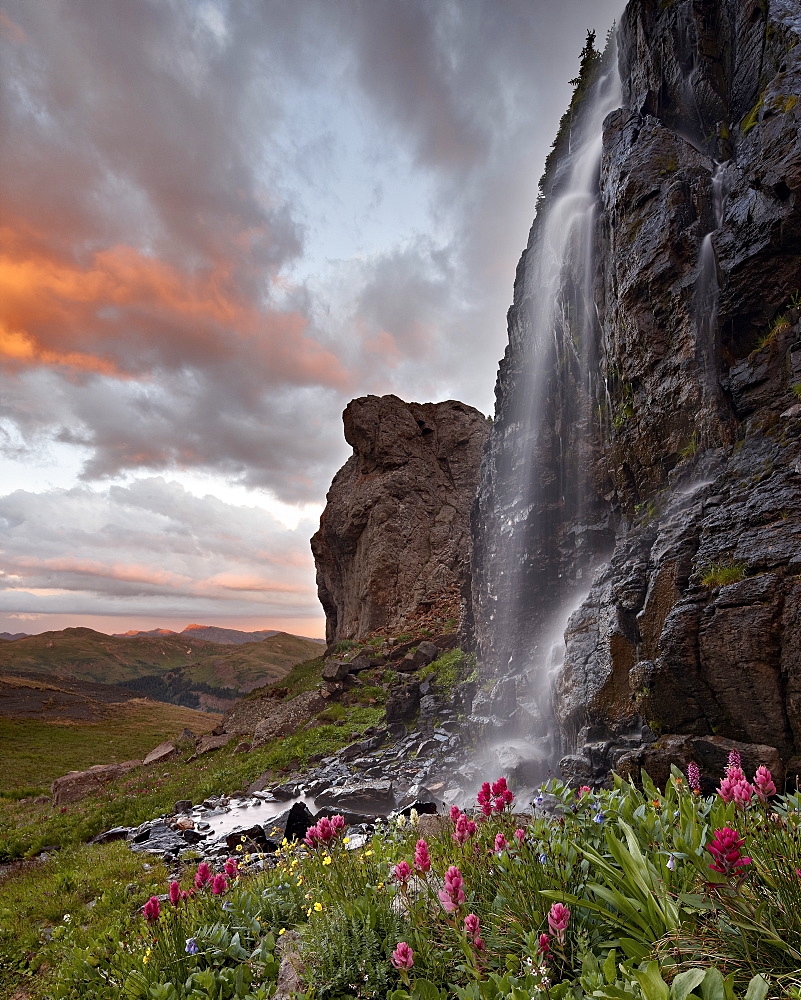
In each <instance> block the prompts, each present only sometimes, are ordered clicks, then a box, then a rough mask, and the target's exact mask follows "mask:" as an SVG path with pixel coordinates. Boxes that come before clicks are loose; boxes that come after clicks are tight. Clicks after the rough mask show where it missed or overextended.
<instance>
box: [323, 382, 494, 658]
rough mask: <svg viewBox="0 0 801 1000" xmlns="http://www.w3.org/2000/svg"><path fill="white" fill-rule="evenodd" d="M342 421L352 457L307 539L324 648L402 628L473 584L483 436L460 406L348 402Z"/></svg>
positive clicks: (475, 414)
mask: <svg viewBox="0 0 801 1000" xmlns="http://www.w3.org/2000/svg"><path fill="white" fill-rule="evenodd" d="M343 422H344V426H345V439H346V440H347V442H348V444H350V445H351V446H352V447H353V455H352V456H351V458H349V459H348V461H347V462H346V463H345V465H344V466H343V467H342V468H341V469H340V470H339V472H338V473H337V474H336V476H335V477H334V480H333V482H332V484H331V489H330V490H329V492H328V495H327V497H326V507H325V510H324V511H323V515H322V517H321V518H320V529H319V531H318V532H317V533H316V534H315V535H314V537H313V538H312V540H311V545H312V552H313V554H314V559H315V563H316V566H317V590H318V594H319V597H320V602H321V604H322V606H323V609H324V611H325V616H326V638H327V640H328V642H329V643H332V642H336V641H337V640H340V639H353V638H355V637H357V636H363V635H366V634H367V633H369V632H372V631H375V630H377V629H395V630H400V631H402V630H403V626H404V623H405V622H407V621H408V620H409V619H410V618H411V617H412V616H413V615H414V614H415V613H416V612H419V611H420V610H421V609H424V608H425V607H427V606H430V605H432V604H434V603H436V602H438V601H441V600H442V599H443V597H444V598H448V597H452V596H453V595H454V594H455V595H456V596H457V598H458V595H459V593H461V591H462V590H463V588H464V587H465V584H466V581H467V580H468V579H469V567H470V507H471V505H472V503H473V499H474V497H475V492H476V486H477V483H478V469H479V463H480V460H481V451H482V449H483V447H484V443H485V441H486V438H487V434H488V431H489V428H488V424H487V420H486V419H485V417H484V416H483V415H482V414H481V413H479V411H478V410H475V409H473V407H471V406H466V405H465V404H464V403H459V402H456V401H454V400H449V401H447V402H444V403H405V402H403V401H402V400H401V399H399V398H398V397H397V396H380V397H379V396H363V397H361V398H360V399H354V400H353V401H352V402H350V403H349V404H348V406H347V407H346V409H345V412H344V414H343ZM456 607H457V608H458V600H457V603H456ZM457 614H458V613H457ZM455 627H456V622H455V621H454V628H455Z"/></svg>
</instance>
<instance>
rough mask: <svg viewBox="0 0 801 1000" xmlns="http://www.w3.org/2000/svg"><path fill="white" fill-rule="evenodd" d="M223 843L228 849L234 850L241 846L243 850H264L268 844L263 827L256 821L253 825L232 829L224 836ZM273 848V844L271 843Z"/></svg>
mask: <svg viewBox="0 0 801 1000" xmlns="http://www.w3.org/2000/svg"><path fill="white" fill-rule="evenodd" d="M225 843H226V844H227V845H228V847H229V849H230V850H232V851H235V850H236V849H237V848H239V847H241V848H242V850H243V851H266V850H267V846H268V841H267V836H266V834H265V832H264V827H262V826H260V825H259V824H258V823H254V824H253V826H248V827H243V828H242V829H240V830H233V831H232V832H231V833H229V834H227V835H226V837H225ZM272 849H273V850H275V845H274V844H273V845H272Z"/></svg>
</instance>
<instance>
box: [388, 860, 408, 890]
mask: <svg viewBox="0 0 801 1000" xmlns="http://www.w3.org/2000/svg"><path fill="white" fill-rule="evenodd" d="M392 874H393V875H394V876H395V878H396V879H397V881H398V882H400V884H401V885H406V883H407V882H408V881H409V879H410V878H411V877H412V869H411V868H410V867H409V865H408V864H407V863H406V862H405V861H401V862H400V863H399V864H397V865H395V867H394V869H393V871H392Z"/></svg>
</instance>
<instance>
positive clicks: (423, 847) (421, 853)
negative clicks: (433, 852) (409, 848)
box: [414, 840, 431, 872]
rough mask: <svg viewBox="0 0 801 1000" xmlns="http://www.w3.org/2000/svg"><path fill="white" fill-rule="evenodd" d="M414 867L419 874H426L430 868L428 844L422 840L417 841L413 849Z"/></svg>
mask: <svg viewBox="0 0 801 1000" xmlns="http://www.w3.org/2000/svg"><path fill="white" fill-rule="evenodd" d="M414 867H415V868H416V869H417V870H418V871H419V872H427V871H429V869H430V868H431V858H430V856H429V853H428V844H427V843H426V842H425V841H424V840H418V841H417V845H416V846H415V849H414Z"/></svg>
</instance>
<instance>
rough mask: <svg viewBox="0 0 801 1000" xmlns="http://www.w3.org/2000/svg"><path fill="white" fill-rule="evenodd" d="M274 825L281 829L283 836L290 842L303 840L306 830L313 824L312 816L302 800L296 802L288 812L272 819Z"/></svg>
mask: <svg viewBox="0 0 801 1000" xmlns="http://www.w3.org/2000/svg"><path fill="white" fill-rule="evenodd" d="M274 825H275V826H280V827H281V828H282V829H283V831H284V836H285V837H286V839H287V840H288V841H289V842H290V843H291V842H292V841H293V840H303V838H304V837H305V836H306V831H307V830H308V829H309V827H310V826H313V825H314V816H312V814H311V812H310V811H309V807H308V806H307V805H306V804H305V803H304V802H296V803H295V804H294V805H293V806H292V808H291V809H289V810H288V812H286V813H285V814H282V815H281V816H280V817H279V818H278V819H276V820H275V821H274Z"/></svg>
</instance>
